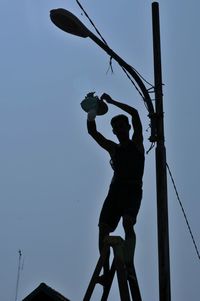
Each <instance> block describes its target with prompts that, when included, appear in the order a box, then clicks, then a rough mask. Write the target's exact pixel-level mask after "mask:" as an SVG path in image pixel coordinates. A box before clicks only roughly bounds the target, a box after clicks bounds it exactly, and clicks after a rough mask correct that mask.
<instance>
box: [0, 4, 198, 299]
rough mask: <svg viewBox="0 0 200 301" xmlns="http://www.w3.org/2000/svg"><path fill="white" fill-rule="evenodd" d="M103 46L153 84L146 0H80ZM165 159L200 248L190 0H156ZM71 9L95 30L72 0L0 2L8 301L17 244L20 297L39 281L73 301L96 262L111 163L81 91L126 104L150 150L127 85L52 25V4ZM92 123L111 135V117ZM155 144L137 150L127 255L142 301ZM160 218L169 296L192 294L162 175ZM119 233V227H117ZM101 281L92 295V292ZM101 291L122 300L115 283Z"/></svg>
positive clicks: (96, 53) (147, 275)
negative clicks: (140, 179) (131, 256)
mask: <svg viewBox="0 0 200 301" xmlns="http://www.w3.org/2000/svg"><path fill="white" fill-rule="evenodd" d="M81 3H82V5H83V6H84V7H85V9H86V11H87V12H88V14H89V15H90V16H91V18H92V19H93V21H94V22H95V24H96V25H97V27H98V28H99V30H100V32H101V33H102V35H103V36H104V38H105V40H106V41H107V42H108V44H109V45H110V47H111V48H112V49H113V50H115V51H116V52H117V53H118V54H119V55H120V56H121V57H123V58H124V59H125V60H126V61H127V62H128V63H129V64H132V65H133V67H135V68H136V69H137V70H138V71H139V72H140V73H141V74H142V75H143V76H144V77H145V78H146V79H147V80H149V81H150V82H153V61H152V58H153V54H152V30H151V3H152V1H145V0H135V1H134V0H129V1H120V0H109V1H108V0H101V1H97V0H96V1H92V0H87V1H86V0H82V1H81ZM159 3H160V19H161V39H162V41H161V42H162V67H163V82H164V84H165V86H164V111H165V138H166V147H167V160H168V163H169V165H170V167H171V170H172V172H173V174H174V177H175V180H176V184H177V187H178V190H179V193H180V197H181V200H182V202H183V205H184V208H185V210H186V212H187V216H188V218H189V221H190V224H191V227H192V230H193V233H194V236H195V239H196V241H197V244H198V246H199V248H200V234H199V229H200V222H199V211H200V204H199V170H200V164H199V152H200V144H199V141H198V139H199V110H200V102H199V70H200V60H199V53H200V38H199V26H200V24H199V23H200V21H199V10H200V3H199V1H197V0H191V1H186V0H182V1H181V0H175V1H172V0H167V1H164V0H163V1H159ZM58 7H62V8H65V9H68V10H70V11H71V12H73V13H74V14H75V15H76V16H77V17H79V18H80V19H81V21H82V22H83V23H84V24H86V25H87V26H88V27H89V28H90V29H91V30H92V31H93V28H92V27H91V26H90V24H89V23H88V20H87V19H86V18H85V17H84V16H83V15H82V14H81V13H82V12H81V10H80V9H79V7H78V6H77V4H76V1H75V0H69V1H61V0H60V1H58V0H54V1H53V0H52V1H48V0H41V1H35V0H21V1H14V0H9V1H8V0H2V1H1V10H0V23H1V24H0V28H1V30H0V38H1V59H0V66H1V68H0V70H1V72H0V77H1V89H0V140H1V149H0V166H1V168H0V183H1V189H0V201H1V210H0V239H1V248H0V262H1V269H0V278H1V282H0V298H1V300H4V301H11V300H14V299H15V288H16V279H17V266H18V250H19V249H21V250H22V255H23V256H22V259H23V261H24V265H23V270H21V272H20V273H21V274H20V283H19V292H18V300H21V299H22V298H24V297H25V296H26V295H27V294H29V293H30V292H31V291H32V290H33V289H34V288H35V287H37V286H38V285H39V284H40V283H41V282H45V283H46V284H47V285H50V286H51V287H53V288H54V289H56V290H58V291H59V292H60V293H62V294H63V295H65V296H66V297H67V298H69V299H70V300H72V301H80V300H82V298H83V295H84V292H85V290H86V288H87V286H88V283H89V280H90V277H91V274H92V272H93V270H94V267H95V265H96V261H97V259H98V256H99V255H98V247H97V242H98V227H97V224H98V216H99V212H100V209H101V206H102V203H103V200H104V198H105V196H106V193H107V189H108V186H109V182H110V179H111V176H112V171H111V168H110V166H109V157H108V156H107V154H106V153H105V152H104V151H103V150H102V149H100V148H99V147H98V145H96V144H95V142H94V141H93V140H92V139H91V137H89V135H88V134H87V132H86V114H85V113H84V112H83V111H82V109H81V107H80V102H81V100H82V99H83V98H84V96H85V95H86V94H87V93H88V92H90V91H96V93H97V95H101V93H103V92H107V93H109V94H110V95H111V96H113V98H115V99H118V100H121V101H125V102H127V103H128V104H130V105H133V106H135V107H136V108H137V109H138V110H139V113H140V115H141V119H142V122H143V127H144V136H145V148H146V150H147V149H148V148H149V146H150V144H149V141H148V137H149V135H150V133H149V132H146V129H147V128H148V124H149V120H148V117H147V114H148V112H147V111H146V109H145V107H144V105H143V103H142V101H141V98H140V96H139V94H138V93H137V91H136V90H135V88H134V87H133V86H132V85H131V83H130V82H129V81H128V79H127V78H126V76H125V75H124V74H123V73H122V71H121V70H120V68H119V67H118V66H117V65H116V64H115V63H114V62H113V68H114V74H111V72H109V73H108V74H106V71H107V69H108V67H109V57H108V56H107V55H106V54H105V53H104V52H103V51H102V50H101V49H100V48H99V47H98V46H96V45H95V44H94V43H93V42H92V41H90V40H89V39H81V38H78V37H75V36H71V35H68V34H66V33H64V32H62V31H60V30H59V29H58V28H56V27H55V26H54V25H53V24H52V22H51V21H50V19H49V11H50V10H51V9H53V8H58ZM119 112H120V111H119V110H117V109H115V108H113V107H109V112H108V113H107V114H106V115H105V116H103V117H98V119H97V124H98V128H99V130H100V131H101V132H102V133H103V134H104V135H105V136H107V137H108V138H110V139H115V138H114V137H113V136H112V131H111V128H110V125H109V120H110V118H111V117H112V116H113V115H115V114H117V113H119ZM154 152H155V150H152V151H151V152H150V153H149V155H148V156H147V157H146V168H145V176H144V197H143V202H142V206H141V210H140V213H139V216H138V223H137V225H136V232H137V248H136V256H135V264H136V269H137V273H138V280H139V283H140V288H141V293H142V297H143V301H147V300H148V301H155V300H158V267H157V232H156V225H157V221H156V197H155V189H156V187H155V153H154ZM168 188H169V189H168V191H169V224H170V255H171V290H172V300H176V301H178V300H181V301H186V300H188V299H189V300H191V301H196V300H199V298H200V285H199V284H200V283H199V279H200V264H199V260H198V258H197V255H196V253H195V250H194V247H193V245H192V241H191V238H190V236H189V233H188V230H187V227H186V224H185V221H184V218H183V215H182V212H181V210H180V207H179V205H178V202H177V200H176V197H175V194H174V191H173V188H172V185H171V182H170V180H169V182H168ZM115 234H117V235H123V231H122V227H121V225H119V227H118V229H117V230H116V233H115ZM100 292H101V288H100V287H98V289H97V291H96V292H95V294H96V295H95V298H96V299H95V298H94V300H98V299H99V294H100ZM110 300H119V294H118V288H117V285H116V282H115V284H114V286H113V289H112V292H111V298H110Z"/></svg>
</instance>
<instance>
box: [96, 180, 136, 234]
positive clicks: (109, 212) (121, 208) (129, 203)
mask: <svg viewBox="0 0 200 301" xmlns="http://www.w3.org/2000/svg"><path fill="white" fill-rule="evenodd" d="M141 200H142V188H141V187H140V186H139V185H136V184H133V183H123V184H122V183H111V185H110V188H109V191H108V195H107V197H106V199H105V201H104V204H103V207H102V210H101V213H100V218H99V225H107V226H109V228H110V230H111V232H113V231H114V230H115V229H116V228H117V225H118V223H119V220H120V218H121V217H122V216H124V215H127V216H130V217H131V218H132V219H133V225H134V224H135V223H136V218H137V214H138V211H139V209H140V204H141Z"/></svg>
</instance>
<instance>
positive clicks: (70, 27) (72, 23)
mask: <svg viewBox="0 0 200 301" xmlns="http://www.w3.org/2000/svg"><path fill="white" fill-rule="evenodd" d="M50 19H51V21H52V22H53V23H54V24H55V25H56V26H57V27H59V28H60V29H62V30H63V31H65V32H67V33H71V34H73V35H76V36H79V37H82V38H87V37H88V36H89V34H90V31H89V30H88V29H87V27H86V26H85V25H84V24H83V23H82V22H81V21H80V20H79V19H78V18H77V17H76V16H75V15H73V14H72V13H71V12H69V11H68V10H66V9H63V8H58V9H52V10H51V11H50Z"/></svg>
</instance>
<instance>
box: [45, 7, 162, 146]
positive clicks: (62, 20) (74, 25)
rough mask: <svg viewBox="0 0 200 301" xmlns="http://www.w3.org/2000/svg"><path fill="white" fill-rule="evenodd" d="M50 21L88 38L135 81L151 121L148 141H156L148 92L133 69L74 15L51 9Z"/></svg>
mask: <svg viewBox="0 0 200 301" xmlns="http://www.w3.org/2000/svg"><path fill="white" fill-rule="evenodd" d="M50 19H51V21H52V22H53V23H54V24H55V25H56V26H57V27H58V28H60V29H61V30H63V31H65V32H67V33H70V34H73V35H76V36H79V37H82V38H87V37H89V38H90V39H91V40H93V41H94V42H95V43H96V44H97V45H98V46H100V47H101V48H102V49H103V50H104V51H105V52H106V53H107V54H108V55H109V56H110V57H112V58H113V59H114V60H115V61H117V62H118V63H119V65H120V66H122V67H123V68H124V69H125V70H126V71H127V72H128V73H129V74H130V75H131V76H132V77H133V79H134V80H135V81H136V83H137V85H138V86H139V88H140V90H141V92H142V94H143V97H144V101H145V102H146V104H147V107H148V111H149V118H150V120H151V135H150V138H149V140H150V141H151V142H155V141H156V126H155V114H154V107H153V104H152V101H151V98H150V96H149V92H148V91H147V89H146V87H145V85H144V83H143V81H142V80H141V78H140V77H139V75H138V74H137V73H136V72H135V70H134V69H133V67H132V66H131V65H129V64H127V63H126V62H125V61H124V60H123V59H122V58H121V57H120V56H119V55H117V54H116V53H115V52H114V51H113V50H112V49H111V48H110V47H109V46H108V45H107V44H105V43H104V42H102V41H101V40H100V39H99V38H98V37H97V36H96V35H94V34H93V33H92V32H91V31H90V30H89V29H88V28H87V27H86V26H85V25H84V24H83V23H82V22H81V21H80V20H79V19H78V18H77V17H76V16H75V15H74V14H72V13H71V12H69V11H67V10H65V9H63V8H58V9H53V10H51V11H50Z"/></svg>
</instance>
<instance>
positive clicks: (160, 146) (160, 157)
mask: <svg viewBox="0 0 200 301" xmlns="http://www.w3.org/2000/svg"><path fill="white" fill-rule="evenodd" d="M152 25H153V54H154V80H155V99H156V102H155V110H156V116H157V118H156V119H157V122H156V129H157V139H158V140H157V144H156V185H157V223H158V258H159V259H158V261H159V296H160V299H159V300H160V301H170V300H171V291H170V259H169V229H168V205H167V171H166V149H165V140H164V115H163V93H162V69H161V46H160V22H159V4H158V3H157V2H153V3H152Z"/></svg>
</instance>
